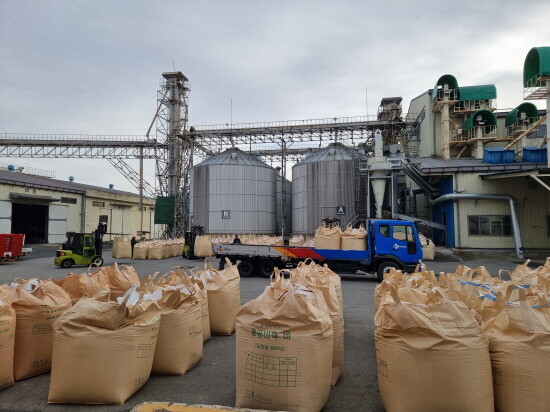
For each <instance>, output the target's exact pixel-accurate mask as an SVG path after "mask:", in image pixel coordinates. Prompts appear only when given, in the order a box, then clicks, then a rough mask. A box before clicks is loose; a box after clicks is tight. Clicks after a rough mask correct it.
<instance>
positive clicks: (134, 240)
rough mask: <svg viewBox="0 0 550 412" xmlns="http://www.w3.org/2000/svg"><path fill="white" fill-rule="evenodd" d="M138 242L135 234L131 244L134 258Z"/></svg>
mask: <svg viewBox="0 0 550 412" xmlns="http://www.w3.org/2000/svg"><path fill="white" fill-rule="evenodd" d="M136 243H137V240H136V237H135V236H133V237H132V239H131V240H130V244H131V245H132V258H133V257H134V246H135V245H136Z"/></svg>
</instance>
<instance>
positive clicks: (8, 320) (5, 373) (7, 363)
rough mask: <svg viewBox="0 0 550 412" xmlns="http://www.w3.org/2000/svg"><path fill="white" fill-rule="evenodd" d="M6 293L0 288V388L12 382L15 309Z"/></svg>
mask: <svg viewBox="0 0 550 412" xmlns="http://www.w3.org/2000/svg"><path fill="white" fill-rule="evenodd" d="M8 293H9V292H8V291H3V290H2V289H0V389H2V388H5V387H7V386H10V385H12V384H13V382H14V377H13V355H14V348H15V345H14V343H15V310H13V308H12V306H11V298H10V296H9V294H8Z"/></svg>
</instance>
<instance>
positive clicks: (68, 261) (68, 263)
mask: <svg viewBox="0 0 550 412" xmlns="http://www.w3.org/2000/svg"><path fill="white" fill-rule="evenodd" d="M72 265H74V262H73V260H72V259H65V260H64V261H63V262H61V267H62V268H65V269H68V268H70V267H71V266H72Z"/></svg>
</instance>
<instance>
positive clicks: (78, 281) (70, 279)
mask: <svg viewBox="0 0 550 412" xmlns="http://www.w3.org/2000/svg"><path fill="white" fill-rule="evenodd" d="M52 281H53V282H54V283H55V284H56V285H58V286H61V287H62V288H63V290H64V291H65V292H67V293H68V294H69V296H70V297H71V302H72V304H73V305H74V304H75V303H76V302H77V301H78V300H79V299H80V298H81V297H83V296H85V297H92V296H94V295H95V294H96V293H97V292H99V291H100V290H102V289H109V278H108V276H107V275H106V273H105V272H100V271H97V270H96V271H89V272H88V273H82V274H76V273H69V274H68V275H67V276H66V277H64V278H62V279H53V280H52Z"/></svg>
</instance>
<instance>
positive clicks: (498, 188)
mask: <svg viewBox="0 0 550 412" xmlns="http://www.w3.org/2000/svg"><path fill="white" fill-rule="evenodd" d="M456 184H457V186H456V187H457V189H458V190H464V191H465V192H466V193H487V194H509V195H511V196H513V197H514V198H515V199H516V202H517V207H518V213H519V224H520V228H521V237H522V242H523V246H524V247H525V248H528V249H550V237H548V236H547V227H546V219H547V217H546V216H548V215H550V191H548V190H546V189H544V188H543V187H542V186H541V185H540V184H538V183H537V182H535V181H534V180H533V179H531V178H527V177H515V178H505V179H491V180H484V179H481V178H480V177H479V176H478V175H477V174H474V173H459V174H457V175H456ZM455 212H456V213H455V225H456V227H457V228H458V229H459V230H457V231H456V239H455V242H456V245H457V247H463V248H484V249H487V248H513V247H514V239H513V237H512V236H480V235H475V236H470V235H469V234H468V216H469V215H509V214H510V209H509V206H508V203H507V202H503V201H493V200H479V201H474V200H460V201H458V202H455Z"/></svg>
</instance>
